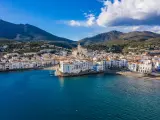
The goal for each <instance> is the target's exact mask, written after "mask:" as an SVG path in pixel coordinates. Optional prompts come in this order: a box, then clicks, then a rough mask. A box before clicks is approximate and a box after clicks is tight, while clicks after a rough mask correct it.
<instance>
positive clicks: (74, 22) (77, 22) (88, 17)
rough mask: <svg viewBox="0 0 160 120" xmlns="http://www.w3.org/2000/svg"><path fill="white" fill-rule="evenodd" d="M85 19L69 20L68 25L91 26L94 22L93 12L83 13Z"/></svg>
mask: <svg viewBox="0 0 160 120" xmlns="http://www.w3.org/2000/svg"><path fill="white" fill-rule="evenodd" d="M84 15H85V18H86V20H84V21H80V20H71V21H69V23H68V24H69V25H70V26H83V27H89V26H93V25H94V24H95V20H96V18H95V15H94V14H87V13H84Z"/></svg>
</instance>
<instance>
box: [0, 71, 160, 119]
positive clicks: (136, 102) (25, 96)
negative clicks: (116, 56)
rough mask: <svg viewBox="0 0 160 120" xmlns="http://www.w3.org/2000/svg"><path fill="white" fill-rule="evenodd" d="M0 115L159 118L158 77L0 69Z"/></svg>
mask: <svg viewBox="0 0 160 120" xmlns="http://www.w3.org/2000/svg"><path fill="white" fill-rule="evenodd" d="M0 120H160V81H156V80H145V79H135V78H132V77H124V76H119V75H109V74H99V75H87V76H80V77H67V78H59V77H56V76H54V71H49V70H31V71H19V72H6V73H0Z"/></svg>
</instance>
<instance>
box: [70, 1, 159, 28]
mask: <svg viewBox="0 0 160 120" xmlns="http://www.w3.org/2000/svg"><path fill="white" fill-rule="evenodd" d="M102 3H103V7H102V8H101V12H100V13H99V15H98V16H95V15H94V14H91V13H90V12H89V13H90V14H87V13H84V15H85V18H86V20H83V21H79V20H77V21H76V20H72V21H70V23H72V24H70V25H71V26H85V27H89V26H93V25H98V26H101V27H106V26H132V25H133V26H134V25H160V21H159V19H160V7H159V6H160V0H114V1H113V2H111V1H110V0H104V1H103V2H102Z"/></svg>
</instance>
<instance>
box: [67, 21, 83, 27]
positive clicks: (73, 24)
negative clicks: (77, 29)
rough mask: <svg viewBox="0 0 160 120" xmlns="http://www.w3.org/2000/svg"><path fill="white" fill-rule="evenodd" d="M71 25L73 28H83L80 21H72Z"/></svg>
mask: <svg viewBox="0 0 160 120" xmlns="http://www.w3.org/2000/svg"><path fill="white" fill-rule="evenodd" d="M69 25H71V26H81V23H80V22H79V21H75V20H71V21H69Z"/></svg>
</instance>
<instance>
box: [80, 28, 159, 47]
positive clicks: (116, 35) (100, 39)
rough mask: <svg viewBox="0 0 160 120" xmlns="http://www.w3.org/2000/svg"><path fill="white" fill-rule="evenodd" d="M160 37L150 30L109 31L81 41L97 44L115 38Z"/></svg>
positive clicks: (86, 43) (145, 38) (87, 43)
mask: <svg viewBox="0 0 160 120" xmlns="http://www.w3.org/2000/svg"><path fill="white" fill-rule="evenodd" d="M157 37H160V35H159V34H156V33H152V32H148V31H143V32H140V31H135V32H129V33H122V32H119V31H111V32H107V33H101V34H98V35H96V36H93V37H88V38H84V39H82V40H80V41H79V42H80V43H81V44H82V45H90V44H97V43H102V44H103V43H106V42H108V41H115V40H138V41H144V40H148V39H151V38H157Z"/></svg>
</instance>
